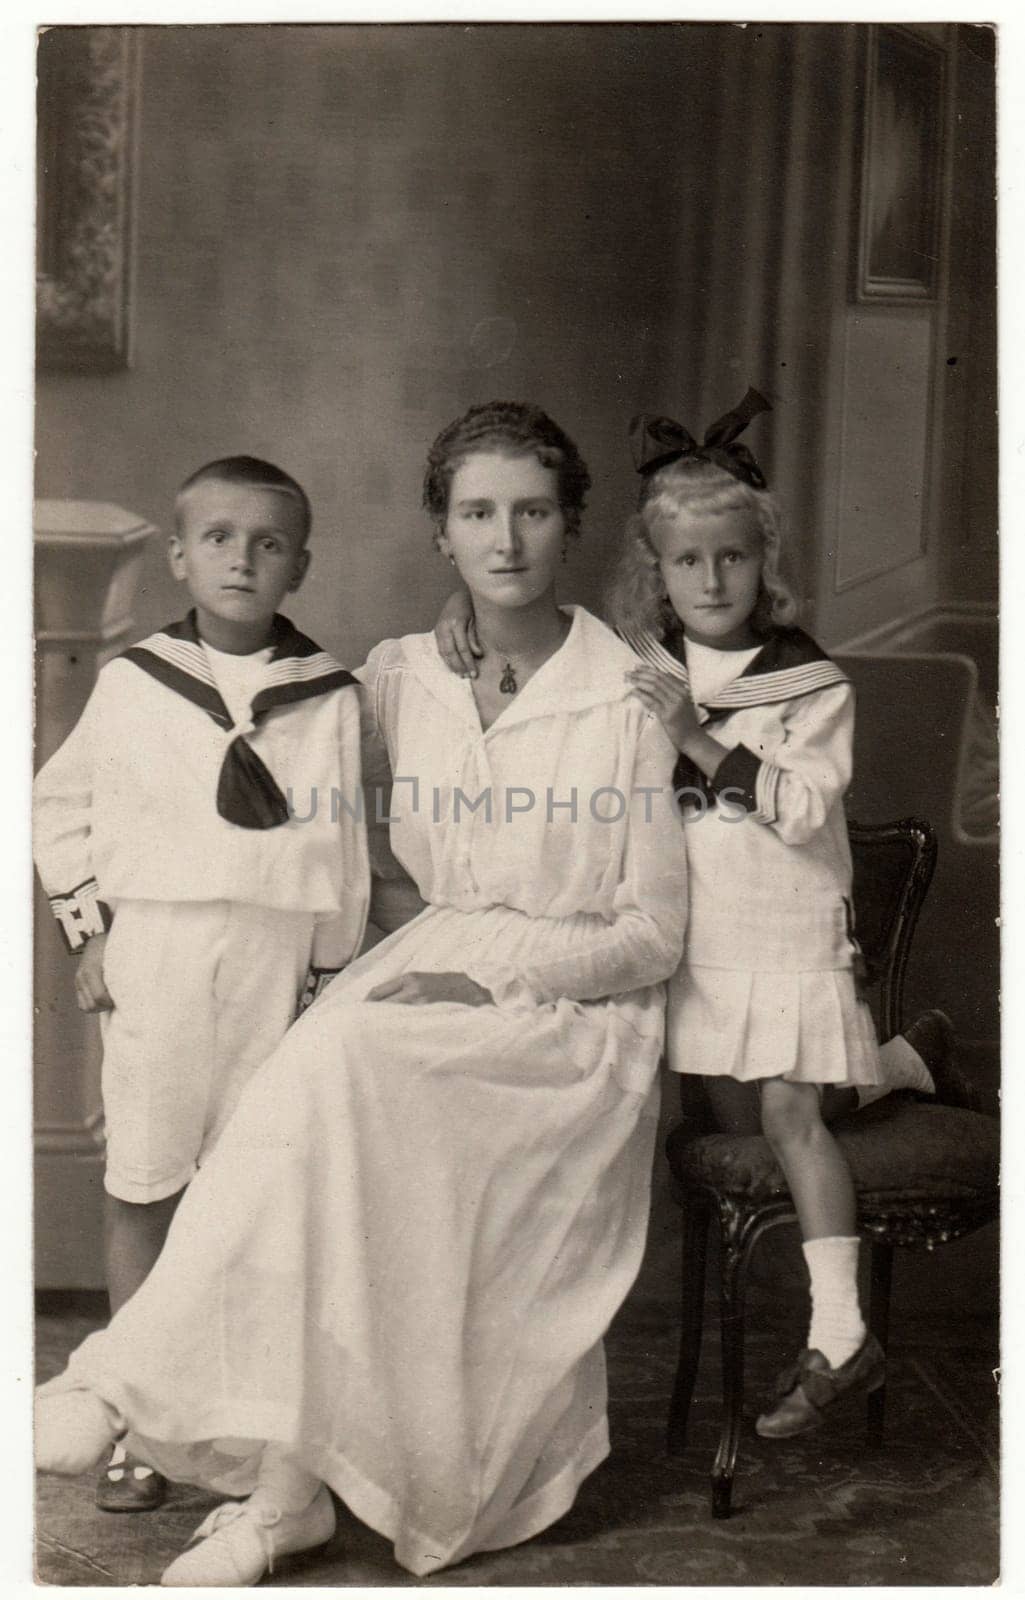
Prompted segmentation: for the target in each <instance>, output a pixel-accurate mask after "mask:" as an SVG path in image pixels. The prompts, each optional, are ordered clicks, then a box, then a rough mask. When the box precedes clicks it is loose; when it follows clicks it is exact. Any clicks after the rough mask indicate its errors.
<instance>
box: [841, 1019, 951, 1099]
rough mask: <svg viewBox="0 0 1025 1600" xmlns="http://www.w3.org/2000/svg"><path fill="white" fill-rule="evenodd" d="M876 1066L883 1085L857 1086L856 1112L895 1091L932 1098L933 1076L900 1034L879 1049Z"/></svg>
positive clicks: (934, 1086)
mask: <svg viewBox="0 0 1025 1600" xmlns="http://www.w3.org/2000/svg"><path fill="white" fill-rule="evenodd" d="M879 1065H880V1066H881V1067H882V1069H883V1081H882V1083H866V1084H864V1085H861V1084H859V1085H858V1109H859V1110H860V1109H861V1107H862V1106H868V1105H871V1104H872V1102H873V1100H881V1099H882V1098H883V1096H884V1095H886V1094H890V1093H891V1092H892V1090H894V1089H917V1090H918V1092H919V1094H935V1093H936V1085H935V1084H934V1083H933V1081H932V1074H931V1073H930V1071H929V1068H928V1067H927V1066H926V1064H925V1062H924V1061H923V1060H922V1058H921V1056H920V1055H919V1054H918V1051H917V1050H916V1049H915V1048H914V1046H913V1045H910V1044H908V1041H907V1040H906V1039H905V1037H904V1035H903V1034H902V1033H898V1034H897V1035H896V1037H895V1038H893V1039H887V1041H886V1043H885V1044H884V1045H880V1047H879Z"/></svg>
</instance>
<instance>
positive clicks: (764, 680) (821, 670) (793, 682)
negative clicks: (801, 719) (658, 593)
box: [619, 628, 850, 798]
mask: <svg viewBox="0 0 1025 1600" xmlns="http://www.w3.org/2000/svg"><path fill="white" fill-rule="evenodd" d="M619 633H620V637H621V638H622V639H623V640H624V641H625V642H626V643H627V644H628V645H629V646H630V648H631V650H633V652H634V654H635V655H638V656H640V658H641V660H642V661H646V662H647V663H648V665H649V666H651V667H655V668H656V669H657V670H658V671H659V672H667V673H669V674H670V676H672V677H674V678H679V679H680V681H681V682H682V683H684V684H685V685H686V686H687V688H688V690H689V688H690V674H689V673H688V671H687V667H686V664H685V661H684V659H683V653H684V644H683V634H682V631H675V632H673V633H671V634H668V635H666V637H665V638H664V639H661V640H660V639H659V638H657V636H656V635H655V634H653V633H650V632H649V631H648V629H647V628H620V630H619ZM849 682H850V679H849V678H848V676H847V674H846V673H845V672H842V671H841V669H840V668H839V667H838V666H837V664H836V662H835V661H831V660H830V658H829V656H827V654H826V652H825V651H824V650H823V649H822V647H821V645H818V644H816V643H815V640H814V639H813V638H812V637H811V635H810V634H807V633H805V632H804V630H803V629H802V628H777V629H775V630H774V632H773V633H772V634H771V636H770V637H769V638H768V639H767V640H766V642H765V644H763V646H762V648H761V649H760V650H759V652H758V654H757V655H756V656H754V657H753V658H752V660H751V661H749V662H748V664H747V666H746V667H745V668H744V670H743V672H741V673H739V674H738V675H737V677H735V678H732V679H731V680H730V682H729V683H727V684H726V685H725V686H724V687H723V688H722V689H720V690H718V691H717V693H716V694H714V695H713V696H712V697H711V699H709V700H703V701H702V702H701V709H702V710H703V711H705V712H707V713H708V717H707V721H706V723H705V724H704V726H705V727H709V726H710V725H712V724H714V723H716V722H721V721H722V720H723V718H724V717H728V716H729V715H730V714H731V713H732V712H734V711H740V710H742V709H744V708H745V707H748V706H767V705H778V704H779V703H780V702H781V701H784V700H799V699H801V698H802V697H803V696H804V695H806V694H814V693H815V692H816V691H817V690H819V689H829V688H832V687H833V686H834V685H835V684H839V683H849ZM738 748H739V749H741V750H742V749H743V746H739V747H738ZM727 760H729V757H727ZM721 771H722V769H721V768H720V772H721ZM718 776H719V773H717V774H716V777H717V778H718ZM673 786H674V788H676V789H677V790H680V789H690V790H698V791H700V792H701V793H702V794H704V795H706V796H707V797H709V798H714V795H715V792H716V788H717V787H721V784H718V785H717V784H714V783H713V782H711V780H709V779H708V778H706V777H705V774H704V773H703V772H702V771H701V770H700V768H698V767H696V766H695V765H694V763H693V761H691V760H690V759H689V758H688V757H687V756H685V755H681V756H680V757H679V759H678V761H677V763H676V768H675V771H674V773H673Z"/></svg>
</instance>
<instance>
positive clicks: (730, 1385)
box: [712, 1196, 759, 1517]
mask: <svg viewBox="0 0 1025 1600" xmlns="http://www.w3.org/2000/svg"><path fill="white" fill-rule="evenodd" d="M756 1220H757V1214H756V1213H753V1212H751V1211H748V1210H747V1209H745V1208H742V1207H740V1206H738V1205H737V1203H736V1201H734V1200H732V1199H730V1198H729V1197H728V1196H722V1197H721V1198H720V1200H719V1241H720V1259H719V1275H720V1291H719V1295H720V1303H719V1325H720V1327H719V1331H720V1338H721V1342H722V1398H723V1416H722V1431H721V1433H720V1435H719V1448H718V1450H717V1451H716V1456H715V1462H714V1464H713V1466H712V1516H713V1517H728V1516H729V1515H730V1502H731V1499H732V1495H733V1474H734V1470H735V1468H736V1464H737V1449H738V1446H739V1444H740V1422H741V1416H742V1412H743V1406H744V1290H745V1287H746V1283H747V1264H748V1261H749V1259H750V1256H751V1246H752V1244H753V1243H754V1240H755V1238H756V1237H757V1234H758V1232H759V1230H758V1229H757V1228H756V1227H752V1226H751V1224H752V1223H754V1222H756Z"/></svg>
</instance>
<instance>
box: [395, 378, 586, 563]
mask: <svg viewBox="0 0 1025 1600" xmlns="http://www.w3.org/2000/svg"><path fill="white" fill-rule="evenodd" d="M488 450H494V451H496V452H497V453H498V454H500V455H510V456H525V455H533V456H536V457H537V459H538V461H540V463H541V465H542V466H543V467H551V468H552V469H553V471H554V472H555V474H556V477H557V480H558V485H559V505H560V507H561V509H562V513H563V516H564V517H565V519H566V532H567V533H571V534H577V533H579V532H580V516H581V512H582V511H583V509H584V497H585V495H586V494H587V491H588V489H589V488H590V487H591V475H590V473H589V472H588V470H587V467H586V466H585V465H584V461H583V458H582V457H581V455H580V452H579V450H578V449H577V447H576V445H575V444H574V443H573V440H572V439H571V438H570V437H569V435H568V434H565V433H563V431H562V429H561V428H560V427H559V425H558V423H556V422H553V421H552V419H551V417H550V416H548V415H547V413H546V412H544V411H542V410H541V408H540V406H529V405H521V404H520V403H519V402H518V401H515V400H492V401H489V403H488V404H487V405H483V406H471V407H470V409H469V411H467V412H465V413H464V414H463V416H461V417H457V418H456V420H455V422H450V423H449V425H448V427H447V428H444V429H443V430H442V431H441V433H439V435H438V437H437V438H436V439H435V441H434V443H433V444H432V445H431V448H430V450H429V451H428V453H427V471H426V472H425V474H424V496H423V503H424V505H425V507H426V508H427V510H428V512H429V513H430V515H431V516H432V517H433V519H434V521H435V522H436V523H438V524H440V523H441V522H443V521H444V518H445V514H446V512H447V510H448V493H449V486H450V485H451V482H452V478H453V475H454V474H455V471H456V469H457V467H459V466H460V465H461V464H462V462H464V461H465V460H466V458H467V456H469V455H474V454H476V453H478V452H479V451H488Z"/></svg>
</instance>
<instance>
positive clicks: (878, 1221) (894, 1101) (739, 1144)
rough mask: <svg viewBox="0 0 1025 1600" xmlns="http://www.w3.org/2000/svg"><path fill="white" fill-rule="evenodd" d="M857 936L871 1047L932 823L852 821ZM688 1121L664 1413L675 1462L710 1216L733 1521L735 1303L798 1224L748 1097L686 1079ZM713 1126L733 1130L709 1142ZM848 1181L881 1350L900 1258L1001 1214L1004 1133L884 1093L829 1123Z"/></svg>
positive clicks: (920, 892) (697, 1329) (697, 1339)
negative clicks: (773, 1240)
mask: <svg viewBox="0 0 1025 1600" xmlns="http://www.w3.org/2000/svg"><path fill="white" fill-rule="evenodd" d="M849 828H850V838H851V848H852V854H853V859H854V896H853V897H854V908H855V926H856V930H857V935H858V940H859V943H860V945H861V948H862V952H863V955H864V958H865V966H866V980H867V984H868V986H869V998H870V1000H871V1001H872V1002H873V1009H874V1011H875V1015H876V1023H877V1027H878V1029H879V1036H880V1038H882V1039H888V1038H891V1037H892V1036H893V1035H894V1034H896V1033H899V1032H900V1029H901V1026H902V1023H903V1020H904V1019H903V1015H902V994H903V981H904V973H905V970H906V967H907V961H908V956H909V953H910V950H911V941H912V938H913V935H914V931H915V923H916V921H917V919H918V914H919V911H920V909H921V906H922V902H923V900H924V898H925V894H926V891H927V889H928V887H929V880H930V878H931V877H932V872H933V867H934V864H935V859H936V841H935V838H934V836H933V832H932V829H931V828H930V827H929V826H928V824H927V823H922V822H916V821H914V820H905V821H902V822H895V823H884V824H878V825H873V826H859V825H858V824H857V823H851V824H850V825H849ZM680 1088H681V1103H682V1107H683V1112H684V1120H683V1122H682V1123H681V1124H680V1125H679V1126H677V1127H675V1128H674V1129H673V1130H672V1131H671V1132H670V1134H669V1136H668V1139H667V1141H666V1154H667V1156H668V1158H669V1163H670V1167H671V1168H672V1173H673V1179H674V1194H675V1197H676V1199H677V1201H678V1202H679V1203H680V1205H681V1206H682V1207H683V1260H682V1278H681V1296H682V1299H681V1309H682V1327H681V1340H680V1357H679V1364H678V1367H677V1373H676V1381H675V1386H674V1389H673V1397H672V1404H671V1408H670V1415H669V1449H670V1452H671V1453H673V1454H679V1453H681V1452H682V1451H683V1449H684V1448H685V1445H686V1439H687V1421H688V1415H689V1412H690V1403H691V1396H692V1394H693V1390H694V1383H695V1379H696V1377H697V1370H698V1360H699V1357H700V1353H701V1335H702V1324H703V1320H704V1284H705V1254H706V1247H707V1242H708V1230H709V1226H710V1224H711V1222H712V1220H713V1218H716V1219H717V1220H718V1225H719V1242H720V1252H719V1259H720V1291H719V1322H720V1337H721V1342H722V1389H723V1401H722V1427H721V1433H720V1438H719V1448H718V1451H717V1453H716V1457H715V1462H714V1465H713V1468H712V1515H713V1517H728V1516H729V1514H730V1501H731V1495H732V1489H733V1477H734V1469H735V1466H736V1460H737V1448H738V1444H739V1440H740V1426H741V1414H742V1407H743V1386H744V1294H745V1285H746V1279H747V1269H748V1264H749V1262H750V1258H751V1252H752V1250H753V1249H754V1246H755V1244H756V1243H757V1242H758V1240H759V1239H760V1238H761V1237H762V1235H763V1234H764V1233H766V1232H767V1231H768V1230H769V1229H770V1228H774V1227H777V1226H779V1224H780V1223H784V1222H794V1221H796V1214H795V1211H794V1208H793V1204H792V1201H791V1199H790V1194H789V1191H788V1189H787V1184H786V1180H785V1178H784V1176H783V1173H782V1172H781V1170H780V1168H779V1166H778V1165H777V1163H776V1161H775V1158H774V1157H773V1154H772V1151H771V1150H770V1148H769V1145H768V1143H767V1141H766V1140H765V1139H764V1138H762V1137H761V1134H760V1132H759V1128H760V1119H759V1110H758V1093H757V1088H756V1087H755V1085H753V1084H750V1083H739V1082H737V1081H736V1080H733V1079H729V1078H705V1077H700V1078H699V1077H687V1076H683V1077H681V1081H680ZM714 1128H718V1129H719V1130H723V1129H726V1130H728V1131H725V1132H724V1131H709V1130H710V1129H714ZM833 1132H834V1133H835V1134H836V1136H837V1138H838V1140H839V1143H840V1145H841V1148H842V1149H843V1151H844V1154H845V1156H846V1157H847V1160H848V1163H849V1165H850V1167H851V1171H852V1174H853V1177H854V1183H855V1189H856V1191H857V1197H858V1232H859V1234H860V1235H861V1237H862V1238H864V1239H865V1240H866V1241H867V1242H868V1243H869V1245H870V1247H871V1288H870V1298H869V1312H868V1322H869V1326H870V1327H871V1329H872V1331H873V1332H874V1333H875V1335H876V1337H877V1338H878V1339H879V1341H880V1343H881V1345H882V1346H883V1348H884V1349H885V1348H886V1343H887V1335H888V1331H889V1313H890V1282H891V1275H892V1268H893V1251H894V1247H895V1246H898V1245H900V1246H904V1247H908V1248H919V1249H925V1250H933V1249H934V1248H935V1247H936V1246H937V1245H938V1244H942V1243H944V1242H946V1241H947V1240H949V1239H956V1238H959V1237H960V1236H961V1235H963V1234H966V1233H970V1232H971V1231H973V1230H974V1229H976V1228H979V1227H981V1226H982V1225H983V1224H984V1223H986V1222H989V1221H991V1220H992V1219H993V1218H994V1217H995V1216H996V1212H997V1172H998V1161H999V1129H998V1124H997V1122H996V1120H995V1119H994V1118H992V1117H987V1116H982V1115H980V1114H978V1113H976V1112H974V1111H963V1110H960V1109H955V1108H952V1107H949V1106H943V1105H933V1104H927V1103H924V1102H920V1101H917V1100H914V1099H911V1098H909V1097H908V1096H907V1095H902V1094H895V1095H889V1096H887V1097H886V1098H885V1099H883V1100H881V1101H879V1102H878V1103H877V1104H875V1105H872V1106H869V1107H867V1108H866V1109H865V1110H864V1111H859V1112H857V1113H856V1114H854V1115H852V1116H847V1117H845V1118H844V1119H843V1120H841V1121H839V1122H836V1123H834V1124H833ZM885 1393H886V1391H885V1388H883V1389H879V1390H877V1391H876V1392H875V1393H874V1394H872V1395H871V1396H870V1397H869V1399H868V1402H867V1414H868V1434H869V1439H870V1441H871V1442H873V1443H880V1442H881V1440H882V1432H883V1416H884V1407H885Z"/></svg>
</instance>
